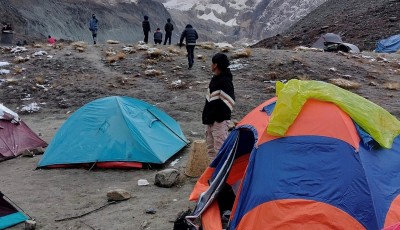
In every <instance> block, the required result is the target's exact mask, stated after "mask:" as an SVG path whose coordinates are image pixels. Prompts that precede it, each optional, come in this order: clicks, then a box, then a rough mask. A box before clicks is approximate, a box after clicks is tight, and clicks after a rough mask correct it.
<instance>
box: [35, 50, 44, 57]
mask: <svg viewBox="0 0 400 230" xmlns="http://www.w3.org/2000/svg"><path fill="white" fill-rule="evenodd" d="M43 55H47V52H46V51H43V50H40V51H38V52H35V53H34V54H32V57H37V56H43Z"/></svg>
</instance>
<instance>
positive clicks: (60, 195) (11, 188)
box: [0, 43, 400, 229]
mask: <svg viewBox="0 0 400 230" xmlns="http://www.w3.org/2000/svg"><path fill="white" fill-rule="evenodd" d="M26 48H27V51H24V52H18V53H13V52H12V50H11V48H9V47H1V50H0V63H2V62H8V63H9V65H4V66H0V70H1V69H4V70H7V71H3V72H8V71H10V73H8V74H4V75H0V82H1V84H0V97H1V103H3V104H4V105H5V106H7V107H9V108H10V109H12V110H14V111H16V112H18V113H19V114H20V116H21V118H22V119H23V120H24V121H25V122H26V123H27V124H28V125H29V126H30V127H31V128H32V129H33V130H34V131H35V132H36V133H38V134H40V135H41V137H42V138H43V139H44V140H46V141H47V142H50V141H51V139H52V137H53V136H54V133H55V132H56V131H57V128H58V127H60V126H61V125H62V123H63V122H64V121H65V120H66V119H67V118H68V117H69V115H70V114H71V113H73V112H74V111H75V110H77V109H78V108H80V107H81V106H83V105H84V104H85V103H88V102H90V101H92V100H94V99H97V98H101V97H106V96H110V95H124V96H130V97H134V98H138V99H141V100H144V101H146V102H149V103H151V104H154V105H157V106H158V107H159V108H161V109H162V110H164V111H165V112H167V113H168V114H169V115H170V116H171V117H173V118H174V119H175V120H177V121H178V122H179V123H180V125H181V127H182V129H183V131H184V133H185V135H186V136H187V137H188V139H189V140H192V141H193V140H196V139H203V138H204V135H203V134H204V127H203V125H202V124H201V110H202V108H203V104H204V95H205V91H206V89H207V86H208V82H209V80H210V77H211V72H210V63H211V57H212V55H213V54H215V53H217V52H221V51H224V52H226V54H227V55H228V56H229V57H230V58H231V61H232V66H231V67H232V72H233V75H234V84H235V93H236V98H237V105H236V107H235V110H234V114H233V120H240V119H241V118H242V117H243V116H244V115H245V114H247V113H248V112H249V111H250V110H252V109H253V108H254V107H255V106H257V105H258V104H260V103H261V102H263V101H265V100H267V99H269V98H270V97H273V96H274V92H275V88H274V86H275V82H276V81H278V80H279V81H287V80H290V79H293V78H296V79H302V80H321V81H326V82H332V83H335V84H338V85H341V86H342V87H344V88H348V89H349V90H351V91H352V92H355V93H357V94H359V95H361V96H363V97H366V98H368V99H369V100H371V101H373V102H375V103H377V104H378V105H380V106H382V107H383V108H385V109H387V110H388V111H390V112H391V113H392V114H393V115H395V116H396V117H397V118H400V107H399V95H400V94H399V90H400V55H398V54H390V55H389V54H375V53H368V52H364V53H361V54H354V55H353V54H346V53H324V52H314V51H311V50H297V51H295V50H269V49H263V48H253V49H249V48H243V47H231V48H221V47H217V46H215V44H213V43H203V44H201V45H199V46H198V47H197V49H196V50H195V55H196V61H195V65H194V67H193V69H191V70H188V69H187V60H186V50H185V49H184V48H182V49H179V47H176V46H158V47H156V49H153V46H152V45H150V50H149V49H148V48H147V47H145V46H142V45H139V44H132V45H129V44H100V45H95V46H93V45H87V44H81V43H64V44H58V45H57V46H56V47H49V46H46V45H42V46H41V47H39V46H37V47H26ZM39 51H45V52H46V53H43V52H42V54H43V55H39V53H36V52H39ZM239 51H240V52H239ZM35 53H36V56H34V54H35ZM239 53H241V54H239ZM239 56H242V57H240V58H239ZM189 152H190V146H189V147H187V148H185V149H183V150H182V151H181V152H180V153H178V154H177V155H176V156H174V157H173V158H172V159H171V160H170V161H168V162H167V163H166V164H165V165H164V166H162V167H159V168H151V169H142V170H92V171H87V170H85V169H52V170H35V167H36V165H37V163H38V161H39V160H40V157H41V156H36V157H34V158H17V159H12V160H8V161H5V162H0V165H1V167H0V174H1V175H2V177H1V178H0V188H1V191H2V192H4V193H5V194H7V195H8V196H9V197H10V198H12V199H13V200H14V201H15V202H16V203H17V204H18V205H19V206H20V207H21V208H23V209H24V210H25V211H26V212H27V213H28V214H29V215H31V216H32V217H33V218H35V219H36V220H37V222H38V229H172V226H173V224H172V222H173V221H174V219H175V217H176V214H177V213H178V212H180V211H182V210H186V209H188V208H193V206H194V204H193V203H191V202H189V201H188V196H189V194H190V192H191V189H192V188H193V185H194V183H195V181H196V179H195V178H189V177H186V176H184V175H183V172H184V168H185V166H186V162H187V158H188V154H189ZM175 160H177V161H178V163H177V164H174V165H171V162H172V161H175ZM165 168H176V169H178V170H180V171H181V172H182V175H181V177H180V179H179V183H178V184H177V185H176V186H174V187H172V188H160V187H157V186H155V185H154V184H153V183H154V177H155V174H156V173H157V172H158V171H159V170H161V169H165ZM139 179H147V180H148V181H149V182H150V185H149V186H138V184H137V182H138V180H139ZM114 188H121V189H125V190H127V191H129V192H131V193H132V194H133V196H134V197H133V198H131V199H130V200H128V201H124V202H121V203H118V204H114V205H110V206H108V207H106V208H104V209H102V210H99V211H97V212H94V213H92V214H89V215H87V216H84V217H82V218H78V219H75V220H69V221H62V222H56V221H55V220H56V219H61V218H65V217H70V216H75V215H79V214H82V213H84V212H88V211H90V210H93V209H95V208H98V207H100V206H102V205H103V204H105V203H106V193H107V191H109V190H110V189H114ZM147 209H155V210H156V213H155V214H146V210H147ZM21 228H22V226H21V225H18V226H16V227H13V228H11V229H21Z"/></svg>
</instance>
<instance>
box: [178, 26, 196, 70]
mask: <svg viewBox="0 0 400 230" xmlns="http://www.w3.org/2000/svg"><path fill="white" fill-rule="evenodd" d="M198 38H199V35H197V31H196V30H195V29H194V28H193V26H192V25H190V24H187V25H186V27H185V30H183V32H182V34H181V39H180V41H179V47H180V48H182V46H183V43H182V42H183V39H186V51H187V56H188V62H189V69H191V68H192V66H193V63H194V48H195V46H196V40H197V39H198Z"/></svg>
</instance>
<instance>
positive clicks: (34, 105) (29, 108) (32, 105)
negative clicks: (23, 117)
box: [21, 102, 40, 113]
mask: <svg viewBox="0 0 400 230" xmlns="http://www.w3.org/2000/svg"><path fill="white" fill-rule="evenodd" d="M39 109H40V106H39V105H38V103H36V102H32V103H30V104H28V105H24V106H22V108H21V112H28V113H33V112H37V111H39Z"/></svg>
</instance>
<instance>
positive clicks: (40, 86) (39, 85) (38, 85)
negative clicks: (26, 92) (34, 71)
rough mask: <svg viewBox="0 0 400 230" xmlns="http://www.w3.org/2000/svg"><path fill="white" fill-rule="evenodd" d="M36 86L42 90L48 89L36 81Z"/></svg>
mask: <svg viewBox="0 0 400 230" xmlns="http://www.w3.org/2000/svg"><path fill="white" fill-rule="evenodd" d="M36 86H37V87H39V88H41V89H43V90H44V91H48V90H49V89H48V88H46V87H45V86H44V85H41V84H38V83H36Z"/></svg>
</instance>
